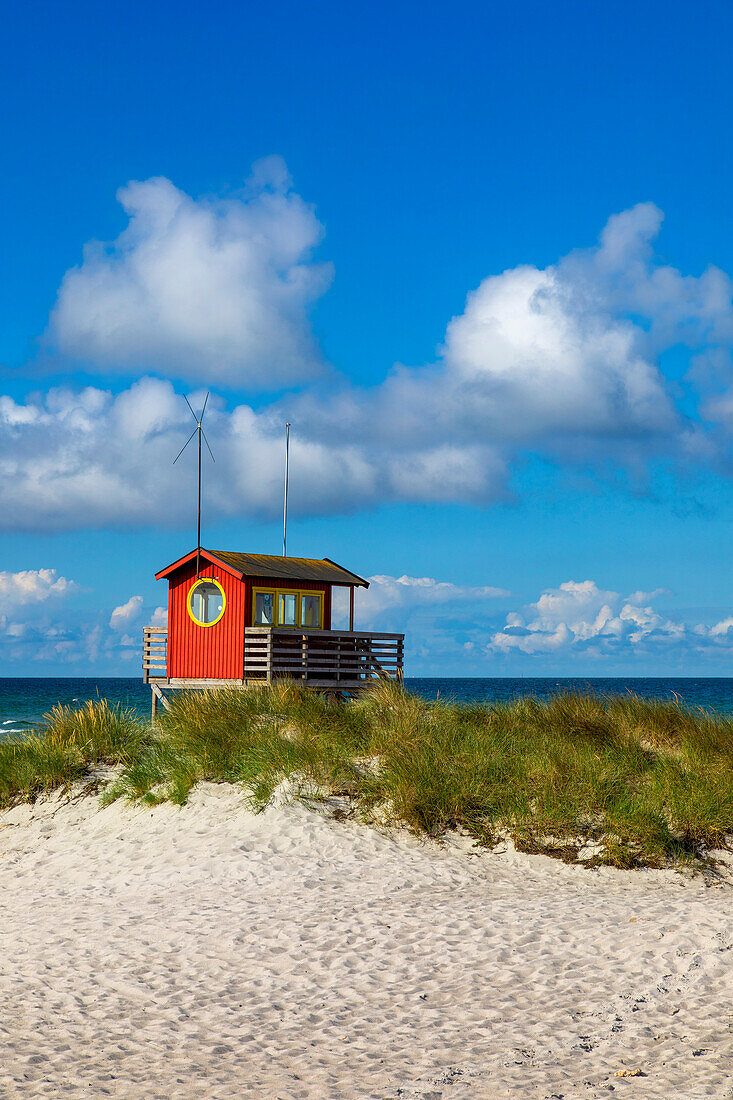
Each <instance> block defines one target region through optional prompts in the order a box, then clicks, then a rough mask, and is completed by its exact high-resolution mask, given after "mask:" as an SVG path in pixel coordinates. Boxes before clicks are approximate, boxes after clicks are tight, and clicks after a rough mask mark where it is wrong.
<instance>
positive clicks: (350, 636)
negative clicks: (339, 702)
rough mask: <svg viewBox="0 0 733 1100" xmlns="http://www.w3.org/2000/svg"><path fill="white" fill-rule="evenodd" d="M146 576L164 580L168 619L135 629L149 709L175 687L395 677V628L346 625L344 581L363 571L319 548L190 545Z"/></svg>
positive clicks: (351, 685)
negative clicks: (309, 551)
mask: <svg viewBox="0 0 733 1100" xmlns="http://www.w3.org/2000/svg"><path fill="white" fill-rule="evenodd" d="M156 576H157V577H158V578H159V579H164V578H165V579H167V580H168V582H169V597H168V626H167V627H152V626H148V627H145V629H144V639H143V679H144V681H145V683H147V684H149V685H150V688H151V690H152V695H153V715H155V713H156V710H157V704H158V701H160V702H161V703H162V704H163V705H164V706H168V700H167V693H168V692H169V691H170V690H176V689H202V688H203V689H205V688H219V687H225V686H229V685H241V686H244V687H258V686H262V685H263V684H268V683H272V682H273V681H275V680H283V679H289V680H292V681H293V682H296V683H299V684H303V685H305V686H307V687H309V688H313V689H314V690H316V691H321V692H325V693H327V694H333V695H335V696H351V695H355V694H357V693H358V692H360V691H363V690H364V688H365V687H367V686H368V685H369V684H371V683H373V682H374V681H375V680H381V679H391V680H401V679H402V664H403V654H404V635H403V634H386V633H376V632H365V631H357V630H354V629H353V619H354V589H355V588H357V587H363V588H367V587H368V581H365V580H364V579H363V578H361V577H358V576H357V575H356V574H354V573H351V572H350V571H349V570H346V569H344V568H343V567H342V566H339V565H337V564H336V563H335V562H332V561H330V559H328V558H324V559H307V558H277V557H272V556H263V555H252V554H243V553H239V552H234V551H210V550H206V549H204V548H200V549H197V550H196V551H192V552H191V553H189V554H187V555H186V556H185V557H184V558H180V559H179V560H178V561H177V562H174V563H173V564H172V565H170V566H167V567H166V568H165V569H163V570H161V571H160V572H159V573H158V574H156ZM334 587H339V588H345V589H347V590H348V593H349V607H350V614H349V618H350V623H349V625H350V629H349V630H332V629H330V627H331V606H332V589H333V588H334ZM197 593H201V599H199V597H198V596H197ZM206 600H210V601H211V603H210V605H208V604H207V605H206V610H204V606H205V601H206ZM197 601H198V602H197ZM202 601H203V602H202ZM202 616H203V617H202ZM263 620H264V621H263ZM306 624H307V625H306ZM311 624H312V625H311Z"/></svg>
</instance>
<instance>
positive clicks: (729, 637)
mask: <svg viewBox="0 0 733 1100" xmlns="http://www.w3.org/2000/svg"><path fill="white" fill-rule="evenodd" d="M663 592H664V590H663V589H657V590H656V591H654V592H652V593H645V592H635V593H633V594H632V595H631V596H626V597H625V596H623V595H621V594H620V593H618V592H613V591H606V590H604V589H601V588H599V586H598V585H597V584H596V583H595V581H590V580H586V581H565V582H564V583H563V584H561V585H560V586H559V587H558V588H554V589H549V590H548V591H547V592H543V593H542V595H541V596H540V597H539V599H538V600H537V602H536V603H534V604H530V605H529V607H528V608H526V609H525V610H524V611H523V612H521V613H520V612H516V611H513V612H510V613H509V614H508V615H507V618H506V623H505V624H504V626H503V627H501V628H500V629H499V630H497V631H496V632H495V633H494V634H493V635H492V637H491V639H490V641H489V642H488V644H487V646H486V651H487V652H489V653H491V652H494V653H496V652H500V653H504V654H509V653H512V652H519V653H525V654H529V655H549V654H558V653H563V652H566V653H568V654H570V653H572V652H574V651H575V652H583V653H585V654H588V655H591V656H592V655H596V656H604V657H607V656H610V655H619V654H623V653H627V654H629V655H630V654H632V653H634V652H636V653H644V654H646V655H649V654H651V655H661V654H663V653H664V652H665V651H666V652H670V651H677V652H678V653H679V654H680V656H682V655H683V654H684V653H685V652H698V653H699V652H702V651H703V650H704V649H705V648H708V649H709V648H710V647H711V646H718V647H719V646H721V645H727V644H733V631H731V627H733V618H730V617H729V618H726V619H724V620H721V621H720V622H718V623H715V624H714V625H712V626H705V625H703V624H697V625H692V624H689V623H686V622H684V621H681V620H679V619H676V618H674V617H673V616H671V615H666V614H663V613H661V612H659V611H657V610H656V609H655V608H654V607H653V606H652V602H651V601H652V600H653V599H655V598H658V596H659V595H661V594H663ZM639 597H642V600H640V599H639ZM644 599H649V600H650V602H648V603H645V602H643V600H644Z"/></svg>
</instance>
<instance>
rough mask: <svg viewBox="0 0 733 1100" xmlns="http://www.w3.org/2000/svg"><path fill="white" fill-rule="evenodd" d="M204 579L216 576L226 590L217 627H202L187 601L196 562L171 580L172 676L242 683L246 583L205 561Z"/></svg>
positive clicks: (203, 563)
mask: <svg viewBox="0 0 733 1100" xmlns="http://www.w3.org/2000/svg"><path fill="white" fill-rule="evenodd" d="M199 575H200V576H201V577H214V578H215V579H216V580H217V581H218V582H219V584H220V585H221V587H222V588H223V589H224V595H225V597H226V606H225V608H224V614H223V615H222V617H221V619H220V620H219V622H218V623H215V624H214V625H213V626H198V625H197V624H196V623H195V622H194V621H193V619H192V618H191V616H190V615H189V614H188V610H187V601H188V593H189V591H190V589H191V585H192V584H193V582H194V580H195V579H196V561H195V559H194V560H193V561H191V562H189V563H188V564H187V565H184V566H181V568H180V570H178V571H177V572H176V573H175V575H174V576H173V577H171V580H170V589H169V595H168V675H169V676H182V677H193V678H199V677H201V678H205V679H222V680H241V678H242V676H243V672H244V623H245V618H244V614H245V589H246V586H245V583H244V581H240V580H237V578H236V577H233V576H232V575H231V574H230V573H225V572H224V570H223V569H221V567H220V566H215V565H211V564H209V563H208V562H206V561H202V563H201V570H200V574H199Z"/></svg>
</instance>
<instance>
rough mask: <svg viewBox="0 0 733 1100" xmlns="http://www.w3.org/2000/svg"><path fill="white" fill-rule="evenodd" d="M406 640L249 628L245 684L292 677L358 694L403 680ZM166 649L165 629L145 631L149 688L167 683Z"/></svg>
mask: <svg viewBox="0 0 733 1100" xmlns="http://www.w3.org/2000/svg"><path fill="white" fill-rule="evenodd" d="M404 640H405V636H404V634H363V633H360V632H357V631H354V630H288V629H284V628H279V627H270V626H248V627H245V630H244V668H243V669H242V680H243V681H244V682H246V683H250V682H258V681H268V680H275V679H281V678H282V677H291V678H292V679H295V680H299V681H301V682H305V683H307V684H309V685H310V686H311V687H318V688H330V689H332V690H334V691H350V690H355V689H358V688H359V687H363V686H364V685H365V684H368V683H370V682H371V681H372V680H383V679H386V680H401V679H402V663H403V656H404ZM167 649H168V630H167V628H166V627H153V626H146V627H144V628H143V680H144V682H145V683H146V684H147V683H150V682H151V681H154V680H167V677H168V670H167ZM210 682H211V683H214V681H210ZM217 682H218V683H224V681H217ZM227 682H230V683H231V682H237V681H227ZM169 683H170V686H172V687H184V686H186V683H188V684H189V685H191V684H193V686H196V687H203V686H205V685H206V681H205V680H203V679H202V680H200V681H199V680H195V681H193V680H187V681H185V682H184V680H181V681H180V683H179V681H178V680H176V681H170V682H169Z"/></svg>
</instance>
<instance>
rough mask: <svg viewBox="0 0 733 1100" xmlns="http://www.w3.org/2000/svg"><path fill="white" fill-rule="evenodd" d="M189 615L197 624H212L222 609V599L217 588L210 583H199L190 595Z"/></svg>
mask: <svg viewBox="0 0 733 1100" xmlns="http://www.w3.org/2000/svg"><path fill="white" fill-rule="evenodd" d="M190 607H191V614H192V615H193V617H194V619H195V620H196V622H197V623H202V624H203V625H205V624H206V623H213V622H216V620H217V619H218V618H219V616H220V615H221V613H222V610H223V607H224V597H223V595H222V593H221V590H220V589H219V587H218V586H217V585H215V584H212V583H211V582H210V581H199V583H198V584H197V585H196V587H195V588H194V590H193V591H192V593H191V603H190Z"/></svg>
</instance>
